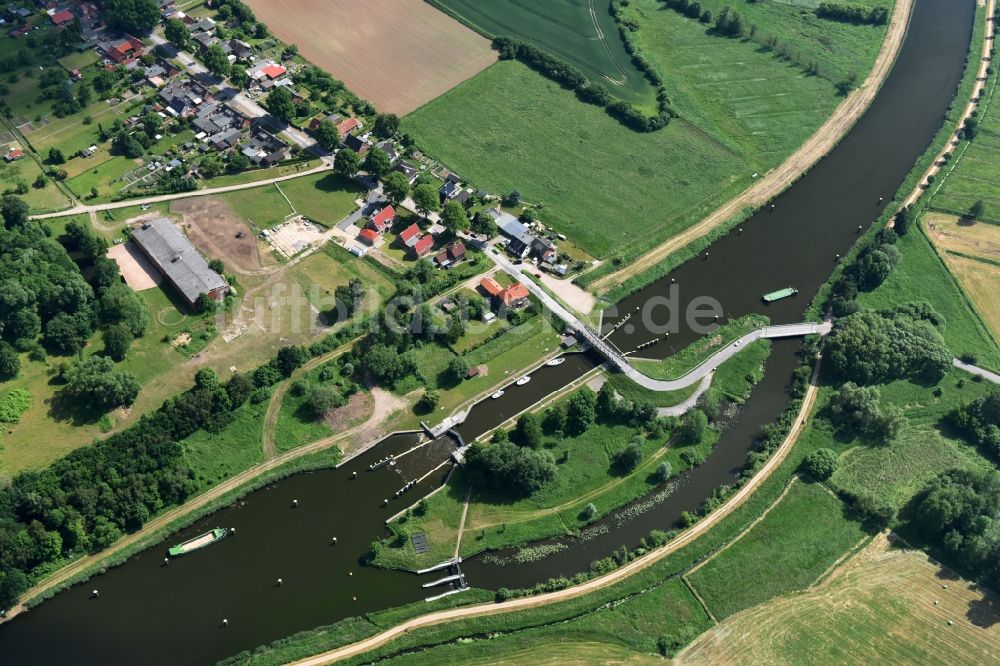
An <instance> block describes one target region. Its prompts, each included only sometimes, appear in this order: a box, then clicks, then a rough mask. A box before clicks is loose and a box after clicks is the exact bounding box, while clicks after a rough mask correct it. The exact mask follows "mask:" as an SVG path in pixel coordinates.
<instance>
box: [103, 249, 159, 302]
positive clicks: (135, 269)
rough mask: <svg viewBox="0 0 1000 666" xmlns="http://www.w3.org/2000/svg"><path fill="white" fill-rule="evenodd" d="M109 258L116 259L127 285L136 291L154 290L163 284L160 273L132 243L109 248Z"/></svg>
mask: <svg viewBox="0 0 1000 666" xmlns="http://www.w3.org/2000/svg"><path fill="white" fill-rule="evenodd" d="M108 258H109V259H114V261H115V263H116V264H118V270H120V271H121V273H122V277H123V278H125V284H127V285H128V286H130V287H132V289H134V290H135V291H144V290H146V289H152V288H153V287H156V286H159V284H160V283H161V282H163V275H161V274H160V271H158V270H156V268H155V267H154V266H153V264H152V262H150V261H149V259H147V258H146V255H144V254H143V253H142V250H140V249H139V248H138V247H136V245H135V243H133V242H131V241H129V242H128V243H121V244H120V245H112V246H111V247H109V248H108Z"/></svg>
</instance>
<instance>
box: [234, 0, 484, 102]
mask: <svg viewBox="0 0 1000 666" xmlns="http://www.w3.org/2000/svg"><path fill="white" fill-rule="evenodd" d="M247 4H248V5H250V7H251V8H252V9H253V10H254V13H255V14H256V15H257V18H258V19H260V20H261V21H263V22H264V23H266V24H267V27H268V28H269V29H270V30H271V32H273V33H274V34H275V35H277V36H278V37H279V38H281V39H282V40H283V41H285V42H288V43H291V44H295V45H297V46H298V47H299V50H300V52H301V53H302V55H303V56H304V57H305V58H307V59H308V60H310V61H311V62H312V63H313V64H315V65H316V66H317V67H319V68H321V69H324V70H326V71H328V72H330V73H332V74H333V76H334V78H337V79H340V80H341V81H343V82H344V83H345V84H346V85H347V87H348V88H349V89H350V90H352V91H353V92H355V93H357V94H358V95H360V96H361V97H363V98H365V99H367V100H369V101H371V102H373V103H374V104H375V106H376V107H377V108H378V110H379V111H386V112H392V113H396V114H400V115H402V114H406V113H409V112H410V111H413V110H414V109H416V108H418V107H420V106H422V105H424V104H426V103H427V102H429V101H431V100H432V99H434V98H435V97H438V96H440V95H441V94H442V93H444V92H446V91H447V90H450V89H451V88H453V87H454V86H456V85H457V84H459V83H461V82H462V81H465V80H466V79H468V78H470V77H472V76H474V75H475V74H477V73H479V72H480V71H482V70H483V69H485V68H486V67H488V66H489V65H490V64H492V63H493V62H495V61H496V54H495V53H494V52H493V50H492V49H491V48H490V43H489V41H488V40H487V39H485V38H484V37H482V36H481V35H478V34H476V33H475V32H473V31H472V30H469V29H468V28H466V27H465V26H463V25H462V24H461V23H459V22H458V21H456V20H454V19H453V18H451V17H450V16H448V15H446V14H445V13H444V12H441V11H438V10H437V9H435V8H434V7H432V6H431V5H429V4H428V3H426V2H424V0H288V2H274V1H273V0H249V2H247Z"/></svg>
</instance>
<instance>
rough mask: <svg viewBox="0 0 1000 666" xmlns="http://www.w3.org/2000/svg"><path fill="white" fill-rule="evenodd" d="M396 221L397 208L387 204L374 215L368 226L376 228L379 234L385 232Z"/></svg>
mask: <svg viewBox="0 0 1000 666" xmlns="http://www.w3.org/2000/svg"><path fill="white" fill-rule="evenodd" d="M395 221H396V209H395V208H393V207H392V206H386V207H385V208H383V209H382V210H380V211H379V212H377V213H375V214H374V215H372V217H371V219H370V220H369V221H368V227H369V228H371V229H374V230H375V231H376V232H377V233H379V234H384V233H385V232H386V231H388V230H389V227H391V226H392V223H393V222H395Z"/></svg>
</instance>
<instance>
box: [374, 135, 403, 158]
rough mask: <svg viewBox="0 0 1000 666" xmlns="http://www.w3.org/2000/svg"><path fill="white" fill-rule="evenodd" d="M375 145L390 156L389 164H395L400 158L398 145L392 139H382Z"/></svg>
mask: <svg viewBox="0 0 1000 666" xmlns="http://www.w3.org/2000/svg"><path fill="white" fill-rule="evenodd" d="M375 147H376V148H378V149H379V150H381V151H382V152H383V153H385V154H386V155H387V156H388V157H389V164H395V163H396V160H398V159H399V151H397V150H396V146H395V144H393V143H392V141H389V140H386V141H381V142H379V143H377V144H376V145H375Z"/></svg>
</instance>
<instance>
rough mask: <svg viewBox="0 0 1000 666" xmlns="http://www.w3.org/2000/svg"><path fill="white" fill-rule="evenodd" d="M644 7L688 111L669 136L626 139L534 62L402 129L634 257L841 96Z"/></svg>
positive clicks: (478, 85) (461, 90) (737, 182)
mask: <svg viewBox="0 0 1000 666" xmlns="http://www.w3.org/2000/svg"><path fill="white" fill-rule="evenodd" d="M643 6H644V7H646V8H647V11H646V12H645V14H646V15H645V16H644V17H643V19H642V22H641V23H640V31H639V32H638V33H636V34H637V35H638V36H639V37H640V38H642V37H643V35H645V34H646V33H647V32H648V34H649V35H650V40H651V41H652V40H653V39H654V37H655V38H656V39H657V40H658V41H657V42H656V44H655V46H651V47H650V48H648V49H645V50H647V51H648V52H649V53H648V56H649V57H650V58H651V59H657V58H659V59H660V60H661V61H660V62H659V63H658V64H659V65H660V69H661V70H662V71H669V72H671V76H670V77H669V79H670V81H669V82H668V84H669V86H670V87H671V89H672V90H671V93H672V96H676V97H677V102H678V104H677V106H678V111H679V112H680V114H681V118H679V119H675V120H674V121H673V122H671V123H670V124H669V125H668V126H667V127H666V128H665V129H663V130H660V131H658V132H653V133H650V134H639V133H636V132H632V131H630V130H628V129H626V128H624V127H622V126H621V124H620V123H618V122H617V121H616V120H614V119H612V118H610V117H609V116H608V115H607V114H606V113H604V111H603V110H601V109H598V108H596V107H593V106H590V105H587V104H583V103H581V102H579V101H578V100H577V99H576V97H575V96H574V95H573V94H572V93H570V92H568V91H566V90H563V89H562V88H560V87H559V86H558V85H557V84H555V83H553V82H551V81H548V80H546V79H544V78H543V77H541V76H540V75H538V74H535V73H534V72H532V71H531V70H529V69H528V68H527V67H526V66H524V65H521V64H519V63H516V62H501V63H498V64H496V65H494V66H492V67H490V68H489V69H487V70H486V71H484V72H483V73H481V74H479V75H478V76H476V77H475V78H473V79H470V80H469V81H467V82H465V83H463V84H461V85H460V86H458V87H456V88H455V89H453V90H451V91H450V92H448V93H446V94H445V95H442V96H441V97H440V98H438V99H436V100H435V101H433V102H431V103H430V104H428V105H426V106H425V107H423V108H421V109H418V110H417V111H415V112H414V113H412V114H410V115H409V116H407V117H406V118H405V119H404V121H403V129H404V131H406V132H408V133H410V134H411V135H412V136H414V137H415V139H416V140H417V142H418V144H419V145H420V146H421V148H422V149H423V150H424V152H426V153H427V154H429V155H433V156H434V157H435V158H437V159H440V160H441V161H442V162H444V163H445V164H447V165H448V166H449V167H451V168H454V169H456V170H457V171H458V172H459V173H461V174H462V175H463V177H465V178H467V179H468V180H469V181H470V182H473V183H475V184H476V185H477V186H479V187H484V188H486V189H489V190H490V191H495V192H509V191H511V190H513V189H518V190H520V191H521V192H522V193H523V195H524V198H525V199H526V200H527V201H531V202H536V203H537V202H544V204H545V206H544V209H543V210H542V211H541V214H540V215H541V218H542V220H543V221H544V222H545V223H546V224H550V225H552V226H553V227H554V228H555V229H556V230H557V231H559V232H562V233H565V234H567V235H569V236H570V238H571V240H573V241H574V242H575V243H577V244H578V245H580V246H581V247H582V248H583V249H585V250H586V251H587V252H589V253H591V254H592V255H594V256H600V257H614V258H615V260H616V263H619V262H620V261H627V259H628V258H629V257H634V256H636V255H638V254H640V253H641V252H643V251H644V250H646V249H648V248H649V247H651V246H652V245H654V244H656V243H658V242H661V241H662V239H663V238H664V237H667V236H670V235H673V234H675V233H677V232H678V231H680V230H682V229H684V228H686V227H688V226H690V225H691V224H693V223H694V222H695V221H697V220H699V219H701V218H702V217H704V216H705V215H706V214H707V213H709V212H710V211H711V210H713V209H714V208H715V207H716V206H717V205H718V204H719V203H720V202H721V201H724V200H726V199H729V198H731V197H732V196H733V195H735V194H736V193H737V192H739V191H741V190H742V189H744V188H745V187H746V186H747V185H749V184H750V183H752V182H753V178H752V175H753V173H755V172H763V171H766V170H767V169H768V168H770V167H772V166H774V165H776V164H777V163H779V162H780V161H781V160H782V159H783V158H784V157H785V156H787V155H788V154H789V153H791V151H792V150H794V148H795V147H796V146H798V145H799V144H800V143H802V142H803V141H804V140H805V138H806V137H808V136H809V135H810V134H811V133H812V132H813V131H814V130H815V128H816V127H818V126H819V125H820V124H821V123H822V121H823V119H824V118H825V117H826V116H828V115H829V113H830V112H831V111H832V109H833V108H834V107H835V106H836V104H837V100H838V98H837V96H836V92H835V90H834V88H833V86H832V85H831V84H830V83H829V82H828V81H825V80H823V79H820V78H818V77H808V76H807V75H806V74H805V73H804V72H802V71H801V70H800V69H799V68H797V67H794V66H789V65H788V64H787V63H784V62H781V61H779V60H778V59H776V58H775V57H774V56H773V55H771V54H767V53H761V52H759V50H758V49H757V47H756V46H755V45H753V44H752V43H744V42H742V41H740V40H728V39H721V38H718V37H714V36H712V35H706V34H705V27H704V26H703V25H701V24H699V23H697V22H693V23H692V22H690V21H688V20H687V19H684V18H682V17H680V16H679V15H677V14H676V13H674V12H672V11H669V10H663V11H660V10H659V7H658V6H655V5H654V4H653V3H651V0H650V1H649V2H648V3H647V4H644V5H643ZM660 49H662V52H659V50H660ZM760 80H767V81H768V85H767V86H766V88H763V87H761V86H760V85H758V84H757V83H756V82H757V81H760ZM682 87H683V88H686V89H687V90H689V91H690V95H689V96H690V97H691V98H692V99H694V95H695V93H696V92H697V99H698V105H695V104H694V102H692V101H690V100H688V99H685V97H686V96H685V95H683V94H680V92H679V91H680V90H681V89H682ZM675 89H676V90H677V92H678V94H676V95H674V94H673V93H674V90H675ZM708 91H711V92H708ZM496 99H504V100H506V103H505V104H502V105H497V104H494V103H493V100H496ZM709 100H711V104H709V103H708V102H709ZM698 106H701V108H702V109H703V110H702V111H698ZM709 109H712V111H711V113H709V111H708V110H709ZM790 118H794V119H795V122H789V119H790ZM719 136H724V137H727V140H726V142H724V143H722V142H720V141H719V139H718V138H717V137H719ZM487 156H488V157H487ZM664 156H667V157H666V158H664ZM566 164H571V165H573V168H572V169H566V168H565V165H566ZM692 174H697V175H696V176H694V175H692ZM595 183H600V184H601V186H600V187H595V186H594V184H595ZM609 220H614V221H615V223H614V224H613V225H612V224H609V223H608V221H609Z"/></svg>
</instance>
